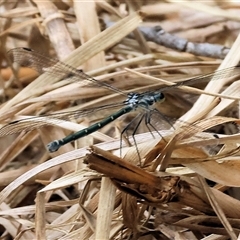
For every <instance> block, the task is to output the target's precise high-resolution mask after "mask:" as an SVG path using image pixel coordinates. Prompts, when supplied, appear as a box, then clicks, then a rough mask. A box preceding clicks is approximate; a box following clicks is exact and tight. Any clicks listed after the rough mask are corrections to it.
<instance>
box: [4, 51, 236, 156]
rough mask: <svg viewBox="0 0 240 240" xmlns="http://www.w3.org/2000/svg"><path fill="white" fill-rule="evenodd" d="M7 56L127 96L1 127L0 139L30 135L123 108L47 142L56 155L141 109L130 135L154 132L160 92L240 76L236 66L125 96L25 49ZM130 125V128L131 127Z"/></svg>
mask: <svg viewBox="0 0 240 240" xmlns="http://www.w3.org/2000/svg"><path fill="white" fill-rule="evenodd" d="M8 55H9V57H10V59H11V60H12V61H13V62H17V63H19V64H20V65H21V66H26V67H30V68H33V69H35V70H37V71H38V72H39V73H44V72H47V73H48V74H53V75H58V76H59V77H60V78H61V79H66V78H67V79H68V80H71V81H76V82H78V81H83V80H89V81H91V82H93V83H94V84H97V85H98V86H101V87H105V88H108V89H110V90H112V91H115V92H117V93H120V94H122V95H126V100H125V101H124V102H122V104H121V103H115V104H109V105H105V106H103V107H97V108H94V109H90V110H83V111H73V112H64V113H57V114H52V115H48V116H39V117H33V118H31V119H29V118H27V119H22V120H17V121H13V122H10V123H9V124H7V125H5V126H3V127H2V128H1V129H0V136H4V135H8V134H13V133H17V132H21V131H29V130H32V129H35V128H38V127H41V126H44V125H54V124H56V123H57V122H58V121H61V119H63V120H65V119H66V118H69V116H85V115H87V114H88V113H89V112H94V111H98V110H99V109H103V108H105V109H107V108H111V107H113V106H119V107H120V106H122V108H121V109H120V110H118V111H117V112H115V113H113V114H111V115H110V116H108V117H106V118H104V119H103V120H102V121H99V122H97V123H95V124H93V125H91V126H89V127H87V128H85V129H82V130H80V131H78V132H76V133H74V134H71V135H69V136H67V137H65V138H63V139H60V140H54V141H53V142H50V143H49V144H48V145H47V148H48V150H49V151H50V152H54V151H57V150H58V149H59V148H60V147H61V146H63V145H65V144H67V143H69V142H72V141H74V140H76V139H79V138H82V137H84V136H87V135H89V134H91V133H93V132H95V131H97V130H99V129H101V128H102V127H104V126H106V125H107V124H109V123H110V122H112V121H114V120H115V119H117V118H119V117H120V116H122V115H124V114H127V113H129V112H131V111H134V110H136V109H141V110H143V111H142V112H141V113H140V114H138V115H137V117H136V118H135V119H134V120H133V121H132V122H131V123H134V128H133V134H132V135H133V136H134V134H135V133H136V131H137V129H138V127H139V125H140V123H141V122H142V121H144V122H145V125H146V126H147V128H148V129H149V131H151V129H150V127H151V128H152V129H153V130H156V131H157V129H156V127H155V126H154V124H152V121H151V118H152V115H153V114H157V116H158V117H159V118H162V117H163V115H162V114H161V113H160V112H159V111H158V110H157V109H156V108H154V107H153V105H154V104H155V103H157V102H162V101H163V100H164V94H163V93H162V92H163V91H165V90H168V89H170V88H176V87H179V86H183V85H191V84H194V83H199V82H205V81H209V80H211V79H212V77H213V76H214V78H215V79H220V78H224V77H228V76H229V75H230V76H237V75H239V73H240V66H236V67H232V68H228V69H224V70H220V71H215V72H213V73H210V74H207V75H203V76H198V77H194V78H192V79H189V80H186V81H183V82H178V83H176V84H175V85H173V86H168V87H163V88H161V89H159V90H157V91H152V92H144V93H135V92H131V93H128V94H127V93H125V92H124V91H121V90H120V89H117V88H115V87H113V86H111V85H109V84H106V83H103V82H101V81H98V80H96V79H95V78H93V77H91V76H89V75H87V74H86V73H84V72H83V71H81V70H77V69H75V68H73V67H71V66H69V65H67V64H65V63H63V62H60V61H58V60H56V59H51V58H49V57H46V56H44V55H42V54H41V53H39V52H36V51H33V50H31V49H28V48H15V49H12V50H10V51H9V52H8ZM46 119H47V121H46ZM30 120H31V121H30ZM131 123H130V124H129V125H131ZM129 125H127V127H125V128H124V129H123V131H122V133H121V136H122V134H123V133H124V132H126V131H127V129H128V127H129ZM134 141H135V140H134Z"/></svg>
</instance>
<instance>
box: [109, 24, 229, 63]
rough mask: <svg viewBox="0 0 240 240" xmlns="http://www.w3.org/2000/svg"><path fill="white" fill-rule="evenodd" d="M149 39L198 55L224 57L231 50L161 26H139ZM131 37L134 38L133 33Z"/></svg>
mask: <svg viewBox="0 0 240 240" xmlns="http://www.w3.org/2000/svg"><path fill="white" fill-rule="evenodd" d="M105 24H106V26H107V27H110V26H111V25H113V24H114V23H113V22H106V21H105ZM138 29H139V30H140V32H141V33H142V35H143V36H144V37H145V39H146V40H147V41H152V42H154V43H156V44H159V45H162V46H164V47H168V48H171V49H175V50H177V51H181V52H188V53H192V54H194V55H198V56H204V57H211V58H219V59H223V58H224V57H225V56H226V55H227V53H228V52H229V48H228V47H225V46H222V45H219V44H211V43H194V42H190V41H188V40H187V39H184V38H181V37H178V36H176V35H174V34H170V33H168V32H165V31H164V30H163V29H162V28H161V27H160V26H155V27H145V26H140V27H139V28H138ZM129 37H131V38H134V35H133V34H130V35H129Z"/></svg>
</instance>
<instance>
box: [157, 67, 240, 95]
mask: <svg viewBox="0 0 240 240" xmlns="http://www.w3.org/2000/svg"><path fill="white" fill-rule="evenodd" d="M237 76H240V65H237V66H235V67H230V68H225V69H222V70H217V71H214V72H212V73H209V74H204V75H200V76H196V77H193V78H190V79H188V80H185V81H182V82H178V83H175V84H174V85H172V86H167V87H163V88H161V89H159V90H160V91H165V90H169V89H171V88H176V87H180V86H187V85H192V84H196V83H202V82H208V81H210V80H211V79H213V80H214V81H217V80H220V79H224V78H228V77H237Z"/></svg>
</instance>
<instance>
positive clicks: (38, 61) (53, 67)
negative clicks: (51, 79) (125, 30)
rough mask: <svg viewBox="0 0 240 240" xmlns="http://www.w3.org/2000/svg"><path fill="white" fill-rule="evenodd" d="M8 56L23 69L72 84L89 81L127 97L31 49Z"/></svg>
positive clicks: (109, 86) (22, 49)
mask: <svg viewBox="0 0 240 240" xmlns="http://www.w3.org/2000/svg"><path fill="white" fill-rule="evenodd" d="M8 56H9V58H10V60H11V61H12V62H17V63H18V64H19V65H20V66H23V67H29V68H32V69H35V70H36V71H37V72H39V73H40V74H42V73H45V72H47V73H48V74H52V75H54V76H58V77H60V79H68V80H69V81H72V82H79V81H83V80H88V81H90V82H92V83H94V84H97V85H99V86H101V87H105V88H108V89H111V90H112V91H115V92H119V93H121V94H124V95H126V94H125V93H123V92H122V91H120V90H119V89H117V88H114V87H113V86H111V85H108V84H106V83H104V82H101V81H98V80H97V79H95V78H93V77H91V76H89V75H88V74H86V73H84V72H83V71H82V70H78V69H76V68H74V67H72V66H70V65H68V64H65V63H63V62H61V61H58V60H57V59H54V58H50V57H47V56H45V55H43V54H41V53H39V52H37V51H34V50H32V49H30V48H13V49H11V50H9V51H8Z"/></svg>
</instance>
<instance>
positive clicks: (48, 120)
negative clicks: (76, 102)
mask: <svg viewBox="0 0 240 240" xmlns="http://www.w3.org/2000/svg"><path fill="white" fill-rule="evenodd" d="M123 106H124V103H116V104H109V105H104V106H101V107H96V108H91V109H88V110H81V111H79V110H77V111H71V112H61V113H56V114H51V115H46V116H39V117H29V118H24V119H21V120H16V121H12V122H10V123H8V124H6V125H5V126H3V127H2V128H1V129H0V137H3V136H6V135H10V134H14V133H19V132H28V131H31V130H34V129H37V128H40V127H43V126H46V125H57V124H59V123H62V122H64V121H67V120H68V121H69V120H71V119H79V118H82V117H84V116H87V115H89V114H91V113H94V114H97V113H99V114H101V116H103V115H106V111H107V112H110V110H112V111H113V110H116V109H119V108H121V107H123ZM103 112H104V113H105V114H103Z"/></svg>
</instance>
